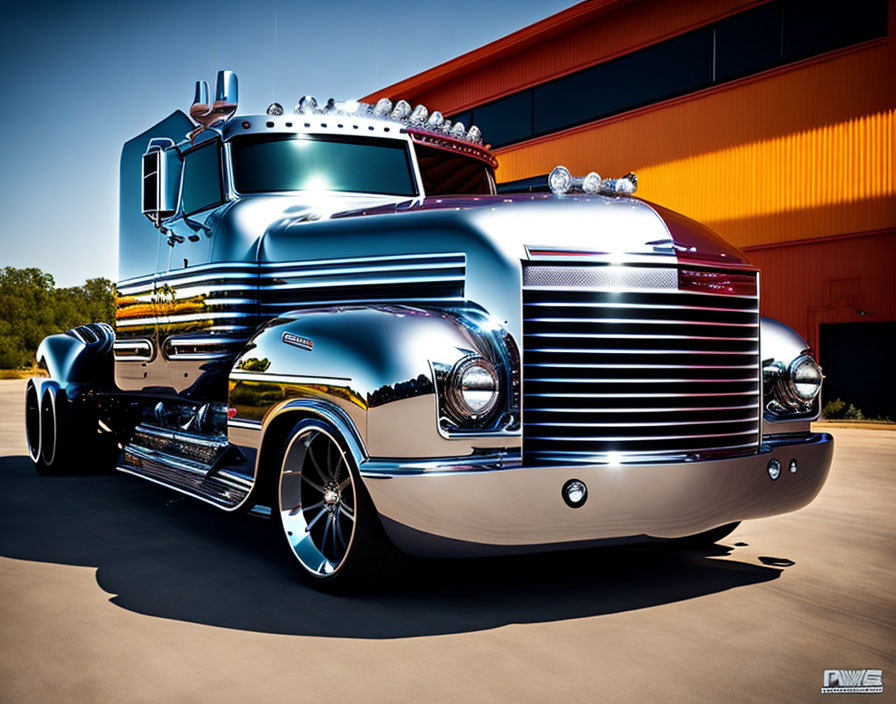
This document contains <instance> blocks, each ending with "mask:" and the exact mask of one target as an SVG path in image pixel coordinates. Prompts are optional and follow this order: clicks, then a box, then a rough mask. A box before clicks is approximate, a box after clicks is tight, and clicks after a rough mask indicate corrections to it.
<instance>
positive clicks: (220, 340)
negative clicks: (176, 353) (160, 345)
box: [165, 337, 246, 347]
mask: <svg viewBox="0 0 896 704" xmlns="http://www.w3.org/2000/svg"><path fill="white" fill-rule="evenodd" d="M245 342H246V340H245V339H244V338H241V337H169V338H168V339H167V340H166V341H165V344H166V345H169V346H171V347H217V346H219V345H237V344H244V343H245Z"/></svg>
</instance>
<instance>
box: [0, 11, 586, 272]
mask: <svg viewBox="0 0 896 704" xmlns="http://www.w3.org/2000/svg"><path fill="white" fill-rule="evenodd" d="M571 4H573V3H571V2H557V1H554V0H539V1H538V2H531V1H529V0H489V1H487V2H483V1H482V0H439V1H438V2H407V3H397V2H354V1H351V0H349V1H342V2H313V3H312V2H292V3H282V2H276V1H270V2H269V1H268V0H251V1H250V0H243V1H242V2H240V1H236V0H222V1H221V2H216V3H211V2H193V3H189V2H183V0H181V1H179V2H169V1H168V0H155V1H154V2H116V3H112V2H107V3H91V2H86V3H83V4H82V3H64V4H61V3H54V2H47V3H41V4H34V5H32V6H31V7H25V6H24V5H20V6H19V7H17V8H16V9H15V10H11V8H10V9H7V10H6V11H5V13H6V14H5V16H4V18H3V22H2V24H0V57H2V58H0V66H2V68H3V81H4V83H5V85H4V86H3V87H2V93H0V94H2V96H3V99H2V104H3V108H4V113H5V114H6V118H5V119H4V126H3V129H2V131H0V154H2V162H0V213H2V221H0V222H2V224H0V238H2V249H0V267H2V266H16V267H25V266H37V267H40V268H41V269H43V270H44V271H47V272H49V273H51V274H52V275H53V276H54V277H55V279H56V283H57V285H60V286H72V285H77V284H79V283H81V282H83V281H84V279H86V278H88V277H93V276H106V277H108V278H110V279H113V280H114V279H115V278H116V262H117V222H118V159H119V155H120V152H121V146H122V144H123V143H124V142H125V141H127V140H128V139H130V138H131V137H133V136H134V135H136V134H138V133H140V132H142V131H143V130H144V129H146V128H147V127H149V126H150V125H152V124H154V123H155V122H157V121H158V120H159V119H161V118H163V117H165V116H166V115H168V114H169V113H170V112H171V111H172V110H174V109H177V108H181V109H184V110H186V109H187V108H188V107H189V103H190V101H191V99H192V95H193V92H192V91H193V83H194V81H196V80H198V79H205V80H207V81H209V83H210V84H212V85H214V84H213V81H214V76H215V69H216V67H217V68H229V69H232V70H234V71H236V72H237V75H238V76H239V79H240V112H246V113H249V112H263V111H264V109H265V107H267V105H268V104H269V103H270V102H271V99H272V90H274V91H275V92H276V99H277V100H278V101H279V102H280V103H282V104H283V105H284V106H285V107H289V106H292V105H294V104H295V102H296V100H297V99H298V97H299V96H300V95H303V94H305V93H310V94H312V95H316V96H317V97H318V98H319V99H320V98H321V97H323V98H327V97H331V96H332V97H335V98H337V99H339V98H358V97H360V96H363V95H365V94H367V93H370V92H372V91H373V90H375V89H376V88H378V87H383V86H387V85H389V84H391V83H394V82H396V81H398V80H401V79H402V78H406V77H407V76H410V75H413V74H415V73H418V72H420V71H422V70H425V69H427V68H429V67H431V66H434V65H436V64H439V63H441V62H443V61H445V60H447V59H450V58H452V57H454V56H457V55H458V54H462V53H464V52H466V51H469V50H471V49H474V48H476V47H478V46H481V45H482V44H485V43H487V42H490V41H492V40H494V39H497V38H499V37H502V36H504V35H506V34H509V33H510V32H513V31H515V30H517V29H519V28H521V27H524V26H526V25H528V24H531V23H532V22H535V21H537V20H539V19H541V18H543V17H547V16H548V15H551V14H553V13H555V12H558V11H559V10H562V9H563V8H565V7H568V6H570V5H571ZM275 11H276V13H277V45H276V61H275V60H274V51H273V44H274V41H273V40H274V13H275ZM377 45H379V52H377ZM377 54H379V61H377ZM431 107H432V108H436V109H437V108H438V106H431Z"/></svg>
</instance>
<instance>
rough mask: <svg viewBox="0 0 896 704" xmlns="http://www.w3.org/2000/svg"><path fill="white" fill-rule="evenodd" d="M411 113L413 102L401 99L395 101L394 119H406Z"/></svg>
mask: <svg viewBox="0 0 896 704" xmlns="http://www.w3.org/2000/svg"><path fill="white" fill-rule="evenodd" d="M410 114H411V104H410V103H409V102H408V101H407V100H399V101H398V102H397V103H395V109H394V110H392V119H393V120H404V119H406V118H407V116H408V115H410Z"/></svg>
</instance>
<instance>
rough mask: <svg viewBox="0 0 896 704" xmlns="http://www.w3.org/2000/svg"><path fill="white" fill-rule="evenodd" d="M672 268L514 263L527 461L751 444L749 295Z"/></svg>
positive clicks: (711, 451) (755, 423)
mask: <svg viewBox="0 0 896 704" xmlns="http://www.w3.org/2000/svg"><path fill="white" fill-rule="evenodd" d="M677 280H678V277H677V272H676V271H675V270H674V269H671V270H668V269H667V268H663V269H656V268H649V267H606V268H604V269H601V268H600V267H595V266H592V265H575V264H570V265H568V266H556V265H552V266H544V265H538V264H524V272H523V281H524V287H523V453H524V461H525V462H526V463H527V464H529V465H545V464H558V463H560V464H568V463H580V462H591V463H603V462H608V461H612V462H619V461H622V462H637V461H684V460H690V459H699V458H704V457H710V456H712V457H717V456H722V455H736V454H744V453H746V452H749V451H750V449H751V448H756V447H757V446H758V444H759V436H760V405H761V403H760V402H761V385H760V381H759V335H758V332H759V300H758V297H756V296H754V297H750V296H740V295H738V296H733V295H732V296H728V295H720V294H718V293H701V292H695V291H680V290H678V288H677ZM673 281H674V282H675V285H674V286H673V285H672V282H673ZM614 414H619V417H618V418H616V417H615V416H614Z"/></svg>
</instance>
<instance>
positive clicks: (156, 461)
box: [117, 424, 252, 510]
mask: <svg viewBox="0 0 896 704" xmlns="http://www.w3.org/2000/svg"><path fill="white" fill-rule="evenodd" d="M231 447H232V446H231V445H230V443H229V442H228V441H227V439H226V438H224V437H210V436H200V435H198V434H194V433H185V432H181V431H172V430H167V429H163V428H158V427H154V426H148V425H145V424H141V425H139V426H137V429H136V431H135V432H134V437H133V438H132V440H131V442H130V443H128V444H127V445H125V446H124V452H123V453H122V456H121V460H120V461H119V466H118V468H117V469H118V470H119V471H120V472H125V473H127V474H133V475H135V476H138V477H141V478H143V479H148V480H149V481H151V482H154V483H156V484H161V485H162V486H166V487H168V488H170V489H174V490H175V491H179V492H181V493H183V494H187V495H188V496H192V497H193V498H196V499H199V500H200V501H205V502H206V503H209V504H212V505H214V506H217V507H218V508H223V509H228V510H229V509H234V508H236V507H237V506H239V505H240V504H242V503H243V502H244V501H245V500H246V497H247V496H248V495H249V492H250V491H251V489H252V480H251V479H250V478H249V477H247V476H245V475H243V474H241V473H239V472H237V471H235V470H236V468H235V467H234V468H227V467H225V468H222V467H218V465H220V464H221V463H222V461H223V460H224V458H225V455H227V451H228V450H229V449H230V448H231Z"/></svg>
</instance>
